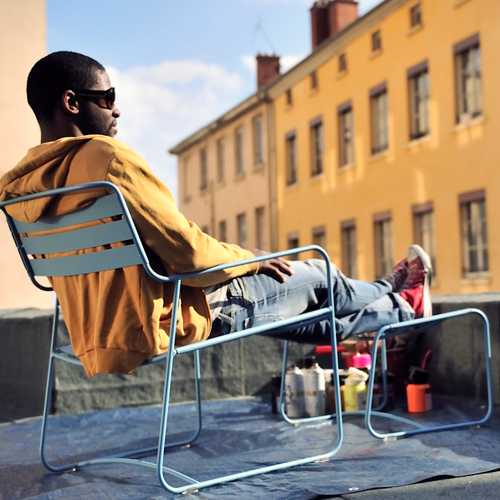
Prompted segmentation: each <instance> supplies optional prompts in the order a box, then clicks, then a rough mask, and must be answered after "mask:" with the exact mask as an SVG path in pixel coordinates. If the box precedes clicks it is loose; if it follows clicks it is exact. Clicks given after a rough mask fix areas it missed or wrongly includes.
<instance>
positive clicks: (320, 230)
mask: <svg viewBox="0 0 500 500" xmlns="http://www.w3.org/2000/svg"><path fill="white" fill-rule="evenodd" d="M312 244H313V245H319V246H320V247H322V248H324V249H325V250H326V229H325V226H317V227H313V230H312ZM316 257H319V256H318V255H316Z"/></svg>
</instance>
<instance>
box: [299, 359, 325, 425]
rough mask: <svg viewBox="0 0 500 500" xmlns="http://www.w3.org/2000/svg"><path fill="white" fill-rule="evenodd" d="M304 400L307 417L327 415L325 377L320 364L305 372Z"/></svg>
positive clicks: (306, 369)
mask: <svg viewBox="0 0 500 500" xmlns="http://www.w3.org/2000/svg"><path fill="white" fill-rule="evenodd" d="M303 374H304V400H305V414H306V416H307V417H317V416H319V415H324V414H325V375H324V373H323V369H322V368H321V367H320V366H319V364H318V363H316V362H313V364H312V366H311V367H310V368H305V369H304V370H303Z"/></svg>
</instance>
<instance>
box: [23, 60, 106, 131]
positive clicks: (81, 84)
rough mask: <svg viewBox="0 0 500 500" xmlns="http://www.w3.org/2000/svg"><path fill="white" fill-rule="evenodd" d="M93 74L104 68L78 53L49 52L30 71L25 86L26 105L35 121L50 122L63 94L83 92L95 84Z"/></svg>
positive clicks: (94, 75)
mask: <svg viewBox="0 0 500 500" xmlns="http://www.w3.org/2000/svg"><path fill="white" fill-rule="evenodd" d="M96 71H105V68H104V66H103V65H102V64H101V63H99V62H97V61H96V60H95V59H92V58H91V57H88V56H85V55H83V54H79V53H78V52H69V51H60V52H52V54H49V55H47V56H45V57H42V59H40V60H39V61H37V62H36V63H35V65H34V66H33V67H32V68H31V71H30V73H29V75H28V81H27V84H26V94H27V97H28V104H29V105H30V106H31V109H32V110H33V112H34V113H35V116H36V117H37V120H38V121H48V120H50V119H51V118H52V116H53V113H54V109H55V106H56V103H57V101H58V99H60V97H61V95H62V93H63V92H64V91H65V90H76V89H86V88H89V87H90V86H92V85H93V84H94V83H95V82H96Z"/></svg>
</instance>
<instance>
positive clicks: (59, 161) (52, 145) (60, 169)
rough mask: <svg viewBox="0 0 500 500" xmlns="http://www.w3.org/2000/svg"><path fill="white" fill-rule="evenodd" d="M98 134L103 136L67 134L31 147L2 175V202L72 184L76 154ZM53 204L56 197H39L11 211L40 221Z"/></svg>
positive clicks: (15, 215) (0, 196) (16, 217)
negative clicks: (71, 177) (72, 135)
mask: <svg viewBox="0 0 500 500" xmlns="http://www.w3.org/2000/svg"><path fill="white" fill-rule="evenodd" d="M95 137H100V136H95V135H85V136H80V137H64V138H62V139H57V140H55V141H51V142H45V143H42V144H40V145H38V146H35V147H33V148H31V149H29V150H28V153H27V154H26V156H25V157H24V158H23V159H22V160H21V161H20V162H19V163H18V164H17V165H16V166H15V167H14V168H13V169H12V170H9V171H8V172H7V173H6V174H5V175H3V176H2V177H1V178H0V201H4V200H8V199H11V198H16V197H17V196H21V195H26V194H31V193H37V192H40V191H46V190H48V189H54V188H59V187H63V186H66V185H68V184H71V182H68V181H69V177H70V172H71V166H72V161H73V159H74V157H75V155H76V153H77V152H78V151H79V150H80V148H81V147H82V146H83V145H85V144H86V143H88V142H89V141H91V140H92V139H93V138H95ZM75 196H76V195H75ZM65 198H66V197H65ZM68 198H69V197H68ZM87 198H88V197H87ZM93 198H95V194H94V195H93ZM51 204H54V199H53V198H39V199H37V200H32V201H29V202H22V203H19V204H14V205H11V206H9V207H8V212H9V214H10V215H11V216H12V217H14V218H15V219H17V220H21V221H24V222H36V221H37V220H38V219H39V218H40V217H41V216H42V215H44V214H46V213H47V210H48V207H49V205H51ZM78 205H79V204H78ZM74 208H75V207H73V210H74ZM57 212H60V211H59V210H58V211H57ZM63 213H64V211H63ZM58 214H59V213H58ZM54 215H56V214H55V213H54Z"/></svg>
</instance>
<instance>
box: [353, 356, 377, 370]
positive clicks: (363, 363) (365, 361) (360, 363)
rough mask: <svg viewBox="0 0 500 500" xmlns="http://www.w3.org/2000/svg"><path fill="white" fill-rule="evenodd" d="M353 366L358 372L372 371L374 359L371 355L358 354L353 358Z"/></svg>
mask: <svg viewBox="0 0 500 500" xmlns="http://www.w3.org/2000/svg"><path fill="white" fill-rule="evenodd" d="M352 366H354V368H357V369H358V370H362V369H365V370H370V368H371V367H372V357H371V356H370V355H369V354H359V353H358V354H356V355H355V356H354V357H353V358H352Z"/></svg>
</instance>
